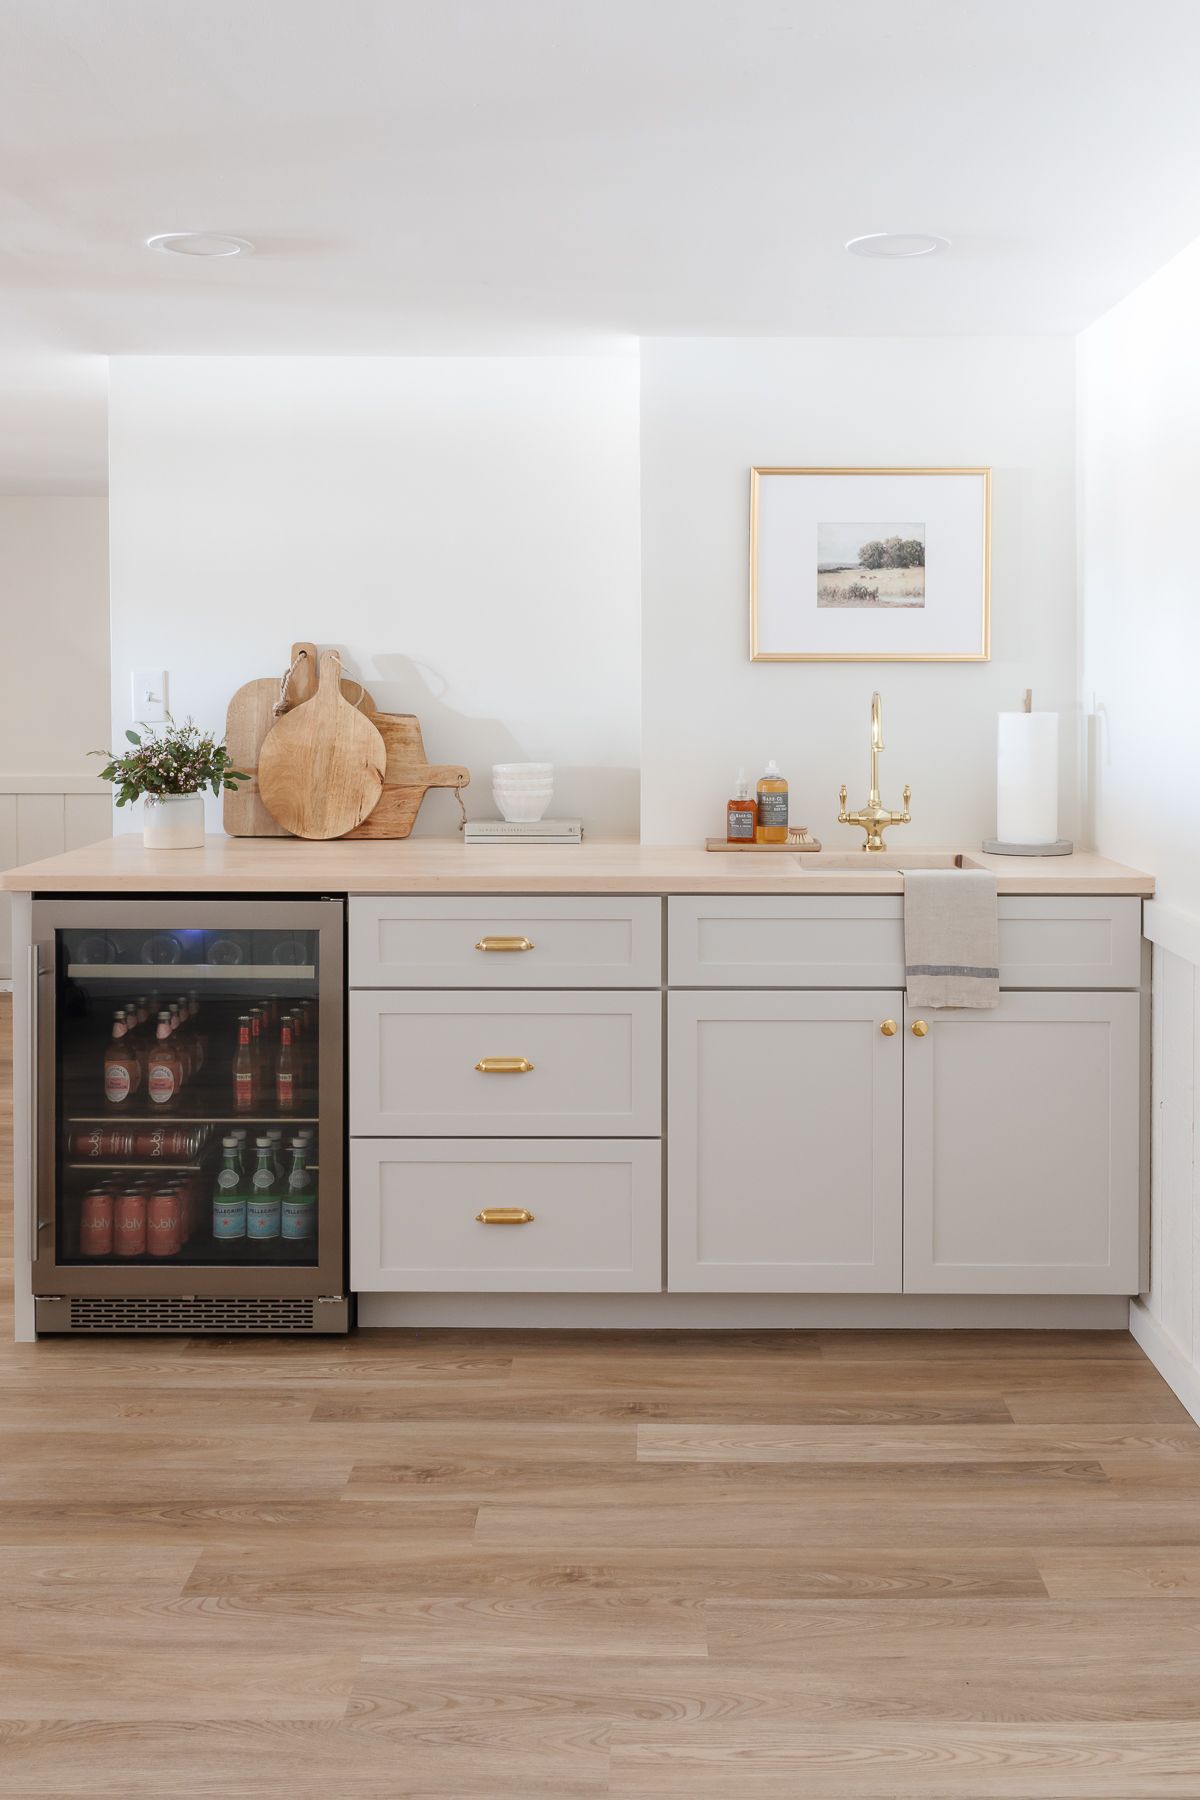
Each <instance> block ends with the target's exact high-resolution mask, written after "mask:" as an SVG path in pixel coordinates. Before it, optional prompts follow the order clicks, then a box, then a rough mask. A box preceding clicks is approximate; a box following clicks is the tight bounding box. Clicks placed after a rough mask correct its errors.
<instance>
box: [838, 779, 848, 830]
mask: <svg viewBox="0 0 1200 1800" xmlns="http://www.w3.org/2000/svg"><path fill="white" fill-rule="evenodd" d="M838 799H839V801H840V802H841V805H840V807H839V810H838V824H839V825H846V824H848V823H849V820H848V819H847V817H846V784H845V782H844V781H843V783H842V785H841V787H840V788H839V789H838Z"/></svg>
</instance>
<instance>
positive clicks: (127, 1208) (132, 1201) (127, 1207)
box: [113, 1189, 146, 1256]
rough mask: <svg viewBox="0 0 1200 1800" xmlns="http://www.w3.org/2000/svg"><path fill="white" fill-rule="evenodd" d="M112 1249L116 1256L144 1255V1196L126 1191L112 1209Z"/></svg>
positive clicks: (136, 1192)
mask: <svg viewBox="0 0 1200 1800" xmlns="http://www.w3.org/2000/svg"><path fill="white" fill-rule="evenodd" d="M113 1249H114V1251H115V1252H116V1254H117V1255H118V1256H145V1254H146V1196H145V1194H144V1193H143V1192H141V1191H140V1190H132V1189H126V1191H125V1192H124V1193H123V1194H122V1195H121V1196H120V1198H119V1199H118V1200H117V1202H116V1204H115V1206H114V1207H113Z"/></svg>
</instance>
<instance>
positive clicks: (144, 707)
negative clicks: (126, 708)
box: [133, 669, 167, 725]
mask: <svg viewBox="0 0 1200 1800" xmlns="http://www.w3.org/2000/svg"><path fill="white" fill-rule="evenodd" d="M166 717H167V671H166V670H165V669H135V670H134V671H133V722H134V724H135V725H161V724H163V723H164V722H165V720H166Z"/></svg>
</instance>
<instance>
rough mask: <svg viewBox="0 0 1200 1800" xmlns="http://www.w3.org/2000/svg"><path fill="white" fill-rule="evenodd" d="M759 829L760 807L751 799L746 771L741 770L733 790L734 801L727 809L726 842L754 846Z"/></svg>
mask: <svg viewBox="0 0 1200 1800" xmlns="http://www.w3.org/2000/svg"><path fill="white" fill-rule="evenodd" d="M757 828H758V807H757V806H756V804H755V802H754V800H753V799H752V798H751V794H750V783H749V782H748V781H747V780H746V771H745V769H739V770H738V778H737V784H736V786H735V787H734V790H733V799H732V800H731V801H730V802H729V805H728V807H727V808H726V825H725V842H726V843H727V844H752V843H753V842H754V834H755V831H756V830H757Z"/></svg>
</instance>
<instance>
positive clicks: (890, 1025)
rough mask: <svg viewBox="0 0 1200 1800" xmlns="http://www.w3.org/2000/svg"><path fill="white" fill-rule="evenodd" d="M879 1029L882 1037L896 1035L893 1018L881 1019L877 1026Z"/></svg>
mask: <svg viewBox="0 0 1200 1800" xmlns="http://www.w3.org/2000/svg"><path fill="white" fill-rule="evenodd" d="M879 1029H880V1031H882V1033H883V1035H884V1037H895V1035H896V1021H895V1019H885V1020H884V1021H883V1024H882V1025H881V1026H880V1027H879Z"/></svg>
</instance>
